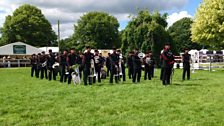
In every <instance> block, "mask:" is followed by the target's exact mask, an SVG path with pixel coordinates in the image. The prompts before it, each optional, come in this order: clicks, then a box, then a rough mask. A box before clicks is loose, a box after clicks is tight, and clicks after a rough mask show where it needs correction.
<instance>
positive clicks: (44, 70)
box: [40, 66, 48, 79]
mask: <svg viewBox="0 0 224 126" xmlns="http://www.w3.org/2000/svg"><path fill="white" fill-rule="evenodd" d="M44 77H45V78H46V79H47V78H48V77H47V67H46V66H45V67H41V70H40V78H41V79H43V78H44Z"/></svg>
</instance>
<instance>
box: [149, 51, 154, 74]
mask: <svg viewBox="0 0 224 126" xmlns="http://www.w3.org/2000/svg"><path fill="white" fill-rule="evenodd" d="M149 56H150V58H151V78H153V77H154V70H155V64H156V62H155V59H154V56H153V54H152V51H149Z"/></svg>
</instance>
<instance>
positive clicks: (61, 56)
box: [59, 55, 68, 66]
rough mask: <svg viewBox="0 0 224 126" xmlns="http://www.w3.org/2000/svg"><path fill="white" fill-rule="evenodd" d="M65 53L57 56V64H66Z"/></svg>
mask: <svg viewBox="0 0 224 126" xmlns="http://www.w3.org/2000/svg"><path fill="white" fill-rule="evenodd" d="M67 57H68V56H67V55H60V57H59V64H60V65H61V66H67Z"/></svg>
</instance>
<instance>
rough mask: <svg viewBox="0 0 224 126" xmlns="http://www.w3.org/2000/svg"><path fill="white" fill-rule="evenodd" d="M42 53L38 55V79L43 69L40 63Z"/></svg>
mask: <svg viewBox="0 0 224 126" xmlns="http://www.w3.org/2000/svg"><path fill="white" fill-rule="evenodd" d="M40 57H41V53H38V54H37V78H39V74H40V71H41V68H42V64H41V63H40Z"/></svg>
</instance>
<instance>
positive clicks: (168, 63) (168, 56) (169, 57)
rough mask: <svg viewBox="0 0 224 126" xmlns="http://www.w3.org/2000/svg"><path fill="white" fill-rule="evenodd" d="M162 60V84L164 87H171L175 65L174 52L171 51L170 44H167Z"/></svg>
mask: <svg viewBox="0 0 224 126" xmlns="http://www.w3.org/2000/svg"><path fill="white" fill-rule="evenodd" d="M161 60H162V69H163V73H162V83H163V85H169V84H170V77H171V74H172V69H173V64H174V62H175V61H174V55H173V53H172V51H171V50H170V44H169V43H166V44H165V48H164V51H163V53H162V55H161Z"/></svg>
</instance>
